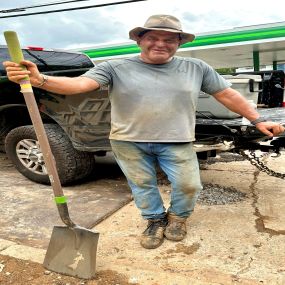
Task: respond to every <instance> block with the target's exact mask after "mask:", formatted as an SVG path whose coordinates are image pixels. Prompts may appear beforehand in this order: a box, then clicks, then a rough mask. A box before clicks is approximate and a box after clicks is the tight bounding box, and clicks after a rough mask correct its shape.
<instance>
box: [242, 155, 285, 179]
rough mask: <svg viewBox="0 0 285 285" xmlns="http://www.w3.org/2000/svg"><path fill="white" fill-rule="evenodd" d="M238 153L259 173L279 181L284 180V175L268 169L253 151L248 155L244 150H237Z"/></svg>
mask: <svg viewBox="0 0 285 285" xmlns="http://www.w3.org/2000/svg"><path fill="white" fill-rule="evenodd" d="M239 153H240V154H241V155H242V156H243V157H244V158H246V159H247V160H249V162H250V163H251V164H252V165H254V166H255V167H256V168H258V169H259V170H260V171H262V172H265V173H267V174H268V175H270V176H274V177H277V178H280V179H285V174H284V173H280V172H276V171H274V170H272V169H269V168H268V167H267V166H266V165H265V164H264V163H263V162H262V161H260V158H261V157H258V156H257V155H256V154H255V151H254V150H251V151H250V155H248V154H246V153H245V152H244V150H239Z"/></svg>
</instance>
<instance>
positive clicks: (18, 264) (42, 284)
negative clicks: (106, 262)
mask: <svg viewBox="0 0 285 285" xmlns="http://www.w3.org/2000/svg"><path fill="white" fill-rule="evenodd" d="M0 284H1V285H9V284H12V285H16V284H17V285H26V284H29V285H129V284H132V285H134V284H137V285H139V284H138V283H129V282H128V278H127V277H126V276H124V275H123V274H119V273H118V272H116V271H112V270H104V271H98V272H97V276H96V278H95V279H93V280H89V281H87V280H84V279H78V278H74V277H70V276H64V275H61V274H57V273H54V272H50V271H47V270H45V269H44V267H43V266H42V265H41V264H39V263H35V262H31V261H25V260H21V259H16V258H13V257H10V256H4V255H0Z"/></svg>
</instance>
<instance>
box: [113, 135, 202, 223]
mask: <svg viewBox="0 0 285 285" xmlns="http://www.w3.org/2000/svg"><path fill="white" fill-rule="evenodd" d="M111 146H112V150H113V153H114V156H115V159H116V161H117V163H118V164H119V166H120V168H121V170H122V171H123V173H124V174H125V176H126V178H127V180H128V183H129V186H130V187H131V190H132V194H133V197H134V201H135V203H136V206H137V207H138V208H139V209H140V210H141V214H142V217H143V218H144V219H160V218H163V217H164V216H165V207H164V204H163V200H162V198H161V195H160V192H159V189H158V185H157V176H156V166H157V165H159V166H160V168H161V169H162V170H163V171H164V172H165V174H166V175H167V178H168V180H169V181H170V183H171V186H172V191H171V197H170V198H171V199H170V207H169V209H168V212H171V213H173V214H175V215H177V216H180V217H188V216H190V214H191V213H192V212H193V209H194V206H195V203H196V201H197V198H198V194H199V192H200V190H201V189H202V185H201V181H200V172H199V165H198V160H197V156H196V153H195V151H194V150H193V144H192V143H145V142H129V141H118V140H111Z"/></svg>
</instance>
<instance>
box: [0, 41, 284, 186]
mask: <svg viewBox="0 0 285 285" xmlns="http://www.w3.org/2000/svg"><path fill="white" fill-rule="evenodd" d="M23 54H24V57H25V58H26V59H27V60H31V61H33V62H35V63H36V64H37V65H38V67H39V70H40V71H41V72H42V73H44V74H47V75H55V76H71V77H73V76H79V75H81V74H83V73H84V72H86V71H87V70H88V69H90V68H92V67H93V66H94V64H93V62H92V61H91V59H90V58H89V57H88V56H86V55H84V54H81V53H75V52H67V51H60V50H43V49H41V48H26V49H23ZM0 60H1V62H3V61H5V60H9V55H8V51H7V48H6V47H5V46H0ZM279 87H281V88H284V82H283V85H281V86H279ZM279 87H278V88H279ZM34 93H35V96H36V100H37V103H38V107H39V110H40V113H41V116H42V120H43V122H44V125H45V129H46V132H47V135H48V138H49V141H50V145H51V148H52V151H53V154H54V157H55V160H56V164H57V169H58V172H59V177H60V180H61V183H62V184H69V183H73V182H75V181H78V180H81V179H83V178H84V177H86V176H88V175H89V174H90V173H91V172H92V171H93V168H94V165H95V157H96V156H104V155H106V153H107V152H109V151H111V147H110V143H109V139H108V135H109V131H110V102H109V98H108V90H107V89H103V90H99V91H94V92H88V93H84V94H78V95H76V96H64V95H58V94H54V93H51V92H47V91H44V90H41V89H37V88H34ZM259 112H260V113H261V114H262V115H263V116H265V117H268V118H270V119H271V120H273V121H276V122H279V123H282V124H285V108H282V107H271V108H262V109H260V110H259ZM284 146H285V136H280V137H278V138H274V139H272V140H268V138H266V137H264V135H263V134H261V133H260V132H258V131H257V130H256V129H255V127H254V126H252V125H243V124H242V119H241V118H234V119H221V118H208V117H206V116H205V117H203V116H202V117H201V116H200V118H198V119H197V124H196V142H195V149H196V151H197V154H198V157H199V158H200V159H207V158H208V157H209V156H215V155H216V153H217V152H221V151H236V152H241V151H242V150H251V151H255V150H258V149H259V150H262V151H274V152H279V150H280V149H281V148H284ZM0 151H2V152H6V153H7V155H8V157H9V159H10V160H11V161H12V162H13V164H14V165H15V167H16V168H17V169H18V171H19V172H20V173H22V174H23V175H24V176H26V177H27V178H29V179H31V180H33V181H35V182H38V183H44V184H47V183H49V178H48V175H47V170H46V167H45V163H44V161H43V156H42V153H41V149H40V146H39V144H38V141H37V138H36V135H35V132H34V129H33V126H32V123H31V120H30V118H29V114H28V111H27V107H26V105H25V102H24V99H23V96H22V94H21V93H20V87H19V86H18V85H17V84H14V83H13V82H10V81H9V80H8V79H7V76H6V72H5V70H4V67H3V65H2V64H1V66H0Z"/></svg>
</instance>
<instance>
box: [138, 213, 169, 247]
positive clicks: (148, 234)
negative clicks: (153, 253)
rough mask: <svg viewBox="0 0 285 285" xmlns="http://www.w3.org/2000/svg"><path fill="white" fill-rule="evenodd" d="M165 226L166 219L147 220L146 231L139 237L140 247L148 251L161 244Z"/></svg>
mask: <svg viewBox="0 0 285 285" xmlns="http://www.w3.org/2000/svg"><path fill="white" fill-rule="evenodd" d="M166 225H167V218H166V217H165V218H163V219H157V220H154V219H153V220H151V219H150V220H148V225H147V228H146V230H145V231H144V232H143V233H142V236H141V246H142V247H144V248H148V249H153V248H157V247H159V246H160V245H161V244H162V243H163V238H164V236H163V232H164V230H165V227H166Z"/></svg>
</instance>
